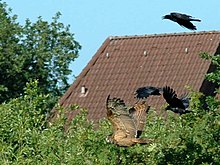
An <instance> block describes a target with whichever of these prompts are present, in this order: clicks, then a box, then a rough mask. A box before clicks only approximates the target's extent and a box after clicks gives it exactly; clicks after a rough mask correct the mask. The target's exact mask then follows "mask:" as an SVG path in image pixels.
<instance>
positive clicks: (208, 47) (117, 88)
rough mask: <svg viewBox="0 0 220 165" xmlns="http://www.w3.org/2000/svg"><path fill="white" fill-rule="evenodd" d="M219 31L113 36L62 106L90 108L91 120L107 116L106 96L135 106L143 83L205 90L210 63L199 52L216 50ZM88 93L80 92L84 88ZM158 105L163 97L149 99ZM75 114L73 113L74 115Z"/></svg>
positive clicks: (88, 66)
mask: <svg viewBox="0 0 220 165" xmlns="http://www.w3.org/2000/svg"><path fill="white" fill-rule="evenodd" d="M219 43H220V32H218V31H212V32H193V33H176V34H159V35H143V36H124V37H109V38H107V39H106V40H105V42H104V43H103V45H102V46H101V47H100V48H99V50H98V51H97V53H96V54H95V55H94V56H93V58H92V59H91V61H90V62H89V63H88V65H87V66H86V67H85V68H84V69H83V71H82V72H81V74H80V75H79V76H78V78H77V79H76V81H75V82H74V83H73V84H72V85H71V86H70V88H69V89H68V90H67V92H66V93H65V94H64V96H63V97H62V98H61V99H60V104H61V105H62V106H64V107H68V106H70V105H71V104H79V105H80V106H81V107H84V108H87V109H88V110H89V115H88V117H89V119H93V120H97V119H100V118H102V117H104V116H105V115H106V109H105V101H106V97H107V96H108V95H109V94H110V95H111V96H116V97H121V98H122V99H124V100H125V102H126V103H127V104H134V103H135V101H136V100H135V99H134V94H133V93H134V91H135V90H136V89H137V88H138V87H141V86H158V87H163V86H165V85H169V86H171V87H172V88H174V89H175V90H176V92H177V93H178V94H183V93H185V92H187V90H186V89H185V85H190V86H192V87H193V89H195V90H201V89H203V90H204V89H206V88H207V87H206V88H202V85H203V84H204V76H205V74H206V73H207V72H208V70H209V68H210V62H209V61H206V60H203V59H201V58H200V57H199V53H200V52H208V53H210V54H215V53H220V52H217V49H218V48H219ZM82 86H85V87H86V88H87V89H88V91H87V93H86V94H81V93H80V91H81V87H82ZM148 102H149V104H150V105H151V106H153V107H156V108H159V107H160V106H161V105H162V104H163V103H164V102H165V101H164V100H163V98H162V97H151V98H149V99H148ZM73 116H74V114H72V115H71V117H73ZM71 117H70V118H71Z"/></svg>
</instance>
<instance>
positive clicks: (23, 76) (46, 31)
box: [0, 1, 81, 103]
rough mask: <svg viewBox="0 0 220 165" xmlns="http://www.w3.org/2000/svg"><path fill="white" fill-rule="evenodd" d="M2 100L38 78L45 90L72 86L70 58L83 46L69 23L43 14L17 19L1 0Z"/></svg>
mask: <svg viewBox="0 0 220 165" xmlns="http://www.w3.org/2000/svg"><path fill="white" fill-rule="evenodd" d="M0 15H1V17H0V21H1V25H0V77H1V81H0V91H1V94H0V103H1V102H4V101H7V100H9V99H10V98H16V97H18V96H20V95H21V94H23V89H24V87H25V84H26V83H27V82H29V80H31V79H32V80H35V79H37V80H38V82H39V89H40V90H41V92H42V93H45V94H47V93H50V94H51V95H53V96H60V95H62V94H63V92H64V91H65V90H66V89H67V87H68V86H69V84H68V82H67V80H68V78H67V76H68V75H69V74H70V73H71V70H70V69H69V64H70V62H72V61H74V60H75V58H77V57H78V51H79V49H80V48H81V46H80V45H79V43H78V42H76V41H75V40H74V35H73V34H72V33H71V32H70V27H69V26H64V24H63V23H60V22H59V18H60V15H61V14H60V13H57V14H56V15H55V16H54V17H53V19H52V22H51V23H49V22H47V21H44V20H43V19H42V18H41V17H39V18H38V20H37V21H36V22H35V23H32V22H31V21H30V20H28V19H27V20H26V22H25V25H24V26H22V25H19V24H18V23H16V20H17V16H16V15H13V16H11V10H10V9H7V5H6V4H5V3H2V2H1V1H0Z"/></svg>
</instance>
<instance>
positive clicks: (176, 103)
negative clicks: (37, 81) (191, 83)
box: [163, 86, 192, 115]
mask: <svg viewBox="0 0 220 165" xmlns="http://www.w3.org/2000/svg"><path fill="white" fill-rule="evenodd" d="M163 97H164V99H165V100H166V102H167V103H168V104H169V105H168V106H167V107H166V110H171V111H173V112H174V113H178V114H180V115H182V114H185V113H190V112H192V111H190V110H188V109H187V108H188V107H189V98H188V97H187V96H186V95H184V96H182V97H180V98H177V95H176V93H175V91H174V90H173V89H172V88H170V87H168V86H166V87H164V88H163Z"/></svg>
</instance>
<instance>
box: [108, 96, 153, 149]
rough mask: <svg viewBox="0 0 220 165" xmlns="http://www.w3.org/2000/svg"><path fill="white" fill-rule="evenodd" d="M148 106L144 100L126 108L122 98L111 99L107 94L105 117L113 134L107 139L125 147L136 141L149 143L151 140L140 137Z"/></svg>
mask: <svg viewBox="0 0 220 165" xmlns="http://www.w3.org/2000/svg"><path fill="white" fill-rule="evenodd" d="M149 108H150V107H149V106H148V105H147V104H146V101H141V102H138V103H136V104H135V105H134V106H133V107H132V108H128V107H127V106H126V104H125V103H124V101H123V100H122V99H120V98H112V99H111V98H110V95H109V96H108V98H107V100H106V109H107V118H108V120H109V121H110V122H111V124H112V127H113V134H112V135H111V136H109V137H108V138H107V140H108V141H109V142H111V143H114V144H117V145H118V146H125V147H128V146H132V145H135V144H137V143H139V144H148V143H150V142H151V141H152V140H150V139H143V138H140V135H141V134H142V132H143V130H144V126H145V123H146V115H147V112H148V111H149Z"/></svg>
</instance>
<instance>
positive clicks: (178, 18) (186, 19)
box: [162, 13, 201, 30]
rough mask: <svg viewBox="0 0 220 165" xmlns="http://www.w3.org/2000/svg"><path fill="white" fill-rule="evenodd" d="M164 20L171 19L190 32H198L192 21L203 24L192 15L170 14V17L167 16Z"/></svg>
mask: <svg viewBox="0 0 220 165" xmlns="http://www.w3.org/2000/svg"><path fill="white" fill-rule="evenodd" d="M162 18H163V19H170V20H171V21H174V22H176V23H178V24H179V25H180V26H184V27H186V28H188V29H190V30H196V26H195V25H193V24H192V23H191V22H190V21H198V22H201V20H199V19H194V18H192V16H190V15H186V14H181V13H170V14H169V15H165V16H163V17H162Z"/></svg>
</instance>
